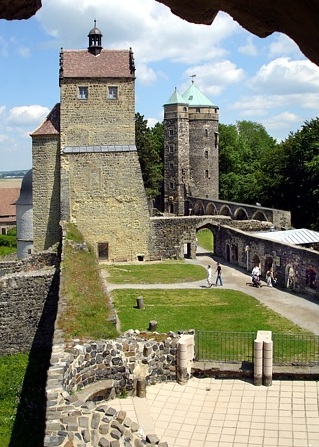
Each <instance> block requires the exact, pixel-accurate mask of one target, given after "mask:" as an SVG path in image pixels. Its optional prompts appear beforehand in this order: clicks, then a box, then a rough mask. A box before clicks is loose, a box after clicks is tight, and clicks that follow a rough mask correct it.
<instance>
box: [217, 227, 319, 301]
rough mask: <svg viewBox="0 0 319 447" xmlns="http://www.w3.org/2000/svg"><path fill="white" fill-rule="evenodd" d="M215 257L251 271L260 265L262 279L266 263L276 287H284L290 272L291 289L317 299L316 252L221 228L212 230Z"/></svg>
mask: <svg viewBox="0 0 319 447" xmlns="http://www.w3.org/2000/svg"><path fill="white" fill-rule="evenodd" d="M214 240H215V247H214V248H215V254H216V255H218V256H221V257H223V258H224V259H225V260H226V261H227V262H230V263H231V264H235V265H238V266H240V267H243V268H245V269H247V270H248V271H251V270H252V268H253V266H254V265H255V264H258V263H260V267H261V273H262V277H263V278H265V274H266V271H267V270H268V268H269V266H270V263H271V264H272V266H273V270H274V276H275V277H276V278H277V285H278V286H280V287H287V283H288V276H289V270H290V268H292V269H293V271H294V281H293V284H292V285H291V287H292V289H293V290H295V291H297V292H299V293H306V294H308V295H314V296H317V297H319V287H318V285H317V283H318V275H319V270H318V265H319V253H318V251H315V250H312V249H308V248H304V247H300V246H295V245H290V244H283V243H279V242H273V241H270V240H267V239H263V236H262V233H260V235H256V234H253V235H252V234H249V233H246V232H244V231H242V230H239V229H236V228H231V227H227V226H224V227H223V226H221V227H220V228H219V229H218V231H214Z"/></svg>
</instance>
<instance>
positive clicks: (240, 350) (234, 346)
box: [195, 331, 256, 363]
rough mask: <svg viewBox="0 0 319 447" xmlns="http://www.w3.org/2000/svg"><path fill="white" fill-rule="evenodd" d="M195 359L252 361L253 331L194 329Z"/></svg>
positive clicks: (235, 361)
mask: <svg viewBox="0 0 319 447" xmlns="http://www.w3.org/2000/svg"><path fill="white" fill-rule="evenodd" d="M195 334H196V339H195V358H196V360H197V361H203V360H210V361H216V362H234V363H237V362H243V361H247V362H252V361H253V355H254V339H255V338H256V333H255V332H213V331H196V333H195Z"/></svg>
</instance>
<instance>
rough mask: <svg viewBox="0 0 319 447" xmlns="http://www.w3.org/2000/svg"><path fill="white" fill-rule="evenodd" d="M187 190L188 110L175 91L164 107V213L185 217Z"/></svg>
mask: <svg viewBox="0 0 319 447" xmlns="http://www.w3.org/2000/svg"><path fill="white" fill-rule="evenodd" d="M188 188H189V119H188V106H187V103H186V101H185V100H184V99H183V97H182V96H181V95H180V94H179V93H178V91H177V89H176V88H175V91H174V92H173V94H172V95H171V97H170V98H169V100H168V101H167V103H166V104H164V211H165V212H167V213H172V214H176V215H181V216H183V215H184V213H185V210H184V204H185V200H186V197H187V195H188V194H189V190H188Z"/></svg>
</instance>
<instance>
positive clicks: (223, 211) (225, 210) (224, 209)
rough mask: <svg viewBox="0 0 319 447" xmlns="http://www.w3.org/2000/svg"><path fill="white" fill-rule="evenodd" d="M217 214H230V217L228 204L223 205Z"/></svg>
mask: <svg viewBox="0 0 319 447" xmlns="http://www.w3.org/2000/svg"><path fill="white" fill-rule="evenodd" d="M219 214H220V215H221V216H230V217H231V210H230V208H229V206H228V205H223V206H222V207H221V209H220V211H219Z"/></svg>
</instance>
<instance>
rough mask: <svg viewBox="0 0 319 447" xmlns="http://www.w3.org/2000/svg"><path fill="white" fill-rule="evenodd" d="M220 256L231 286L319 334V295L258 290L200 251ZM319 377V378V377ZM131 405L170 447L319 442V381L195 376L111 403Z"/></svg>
mask: <svg viewBox="0 0 319 447" xmlns="http://www.w3.org/2000/svg"><path fill="white" fill-rule="evenodd" d="M217 261H218V262H221V264H222V272H223V283H224V286H223V287H224V288H228V289H236V290H241V291H243V292H245V293H248V294H249V295H252V296H254V297H255V298H256V299H258V300H259V301H261V302H262V303H264V304H265V305H266V306H268V307H270V308H271V309H273V310H275V311H276V312H278V313H279V314H281V315H283V316H285V317H287V318H289V319H290V320H291V321H293V322H295V323H296V324H298V325H299V326H301V327H303V328H305V329H307V330H309V331H311V332H313V333H314V334H317V335H319V300H317V301H316V299H313V298H311V297H307V296H302V295H298V294H296V293H289V292H288V291H287V290H281V289H278V288H269V287H266V284H265V283H263V287H262V288H259V289H257V288H255V287H251V286H249V285H247V283H249V282H250V274H249V272H243V271H242V270H240V269H236V268H234V267H232V266H230V265H227V264H224V263H223V261H222V260H220V259H217V258H214V257H212V256H209V255H207V254H206V253H199V254H198V256H197V259H196V260H189V261H188V262H196V263H198V264H201V265H203V266H204V267H206V266H207V265H208V264H212V265H213V271H214V266H215V264H216V262H217ZM123 287H126V288H137V289H138V288H143V289H145V288H167V289H172V288H181V289H185V288H198V287H203V288H205V287H207V283H206V277H205V271H203V280H201V281H196V282H192V283H183V284H156V285H149V286H146V285H134V284H128V285H125V286H123V285H121V286H116V285H108V290H109V291H111V290H114V289H116V288H123ZM318 379H319V377H318ZM110 404H112V405H113V406H114V407H115V408H118V409H122V410H125V411H126V412H127V414H128V416H129V417H131V418H132V419H133V420H136V421H137V422H138V424H139V425H140V426H141V427H143V428H144V429H145V431H148V432H151V433H156V434H157V435H158V436H159V438H160V439H161V440H162V441H167V443H168V445H169V447H246V446H249V447H274V446H276V447H319V383H318V381H289V380H287V381H281V380H278V381H273V382H272V386H270V387H264V386H260V387H256V386H254V385H253V384H252V383H251V382H249V381H244V380H230V379H227V380H219V379H213V378H205V379H198V378H192V379H190V380H189V381H188V382H187V384H185V385H179V384H177V383H162V384H156V385H153V386H150V387H148V388H147V396H146V398H145V399H141V398H138V397H132V398H128V399H125V400H122V399H115V400H114V401H112V402H110Z"/></svg>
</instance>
